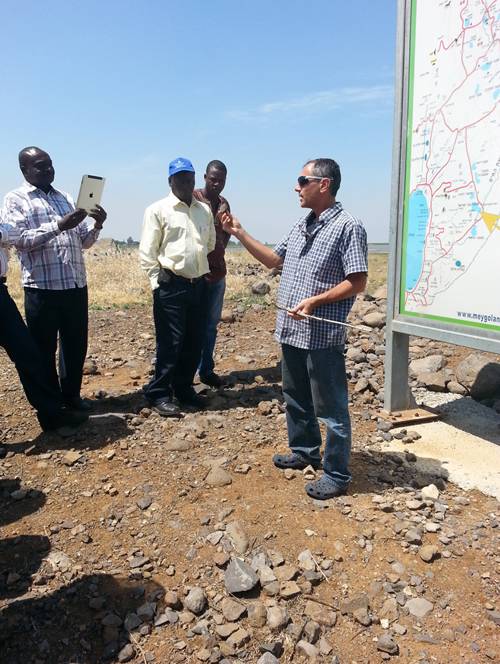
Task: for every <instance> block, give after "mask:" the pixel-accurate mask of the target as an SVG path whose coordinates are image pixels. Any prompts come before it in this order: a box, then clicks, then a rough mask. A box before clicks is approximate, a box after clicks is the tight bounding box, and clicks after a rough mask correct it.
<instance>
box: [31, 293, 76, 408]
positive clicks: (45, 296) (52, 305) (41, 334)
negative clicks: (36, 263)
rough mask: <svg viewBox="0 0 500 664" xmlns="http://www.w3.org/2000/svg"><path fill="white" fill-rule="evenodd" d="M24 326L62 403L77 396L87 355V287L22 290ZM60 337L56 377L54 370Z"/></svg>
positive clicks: (55, 370)
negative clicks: (59, 392) (58, 392)
mask: <svg viewBox="0 0 500 664" xmlns="http://www.w3.org/2000/svg"><path fill="white" fill-rule="evenodd" d="M24 306H25V312H26V323H27V325H28V329H29V331H30V332H31V335H32V337H33V339H34V340H35V342H36V344H37V346H38V348H39V350H40V352H41V355H42V360H43V362H44V364H45V371H46V374H47V375H48V377H49V381H50V386H51V387H52V389H53V390H59V387H60V389H61V392H62V394H63V399H64V400H71V399H73V398H75V397H78V396H79V395H80V388H81V385H82V375H83V363H84V362H85V356H86V355H87V341H88V294H87V287H84V288H69V289H67V290H45V289H41V288H25V289H24ZM58 335H59V377H58V376H57V369H56V350H57V336H58Z"/></svg>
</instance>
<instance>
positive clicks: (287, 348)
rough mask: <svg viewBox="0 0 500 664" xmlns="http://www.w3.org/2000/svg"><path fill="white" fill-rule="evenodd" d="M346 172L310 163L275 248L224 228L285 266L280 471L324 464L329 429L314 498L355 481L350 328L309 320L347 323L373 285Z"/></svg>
mask: <svg viewBox="0 0 500 664" xmlns="http://www.w3.org/2000/svg"><path fill="white" fill-rule="evenodd" d="M340 180H341V176H340V169H339V166H338V164H337V163H336V162H335V161H334V160H333V159H313V160H311V161H308V162H307V163H306V164H305V165H304V167H303V169H302V172H301V174H300V176H299V177H298V180H297V185H296V186H295V191H296V192H297V193H298V195H299V203H300V206H301V207H302V208H310V209H311V212H309V214H307V216H306V217H303V218H302V219H300V220H299V221H298V222H297V223H296V224H295V225H294V226H293V228H292V229H291V231H290V233H289V234H288V235H287V236H286V237H285V238H284V239H283V240H282V242H280V243H279V244H278V245H277V246H276V247H275V248H274V250H273V249H270V248H269V247H266V246H265V245H264V244H262V243H261V242H259V241H258V240H256V239H255V238H253V237H252V236H251V235H250V234H249V233H247V232H246V231H245V230H244V229H243V227H242V226H241V224H240V223H239V221H238V220H237V219H235V218H234V217H231V215H229V214H226V215H225V216H224V217H223V225H224V230H225V231H227V232H228V233H231V235H234V236H235V237H236V238H237V239H238V240H239V241H240V242H241V243H242V244H243V246H244V247H245V248H246V249H247V250H248V251H249V252H250V253H251V254H252V256H254V257H255V258H256V259H257V260H259V261H260V262H261V263H263V264H264V265H265V266H266V267H268V268H276V267H280V266H282V268H283V273H282V277H281V282H280V288H279V292H278V303H277V304H278V307H279V311H278V318H277V323H276V339H277V340H278V341H279V342H280V343H281V346H282V353H283V357H282V375H283V396H284V398H285V402H286V417H287V426H288V443H289V446H290V449H291V453H290V454H276V455H275V456H274V458H273V461H274V464H275V465H276V466H277V467H278V468H294V469H303V468H305V467H306V466H307V465H309V464H310V465H312V466H313V467H314V468H320V467H321V457H320V448H321V433H320V429H319V425H318V420H319V421H321V422H323V423H324V424H325V425H326V428H327V435H326V444H325V451H324V455H323V464H322V465H323V470H324V474H323V476H322V477H321V478H320V479H319V480H317V481H315V482H311V483H309V484H307V485H306V491H307V493H308V495H309V496H311V497H312V498H317V499H320V500H325V499H328V498H334V497H336V496H340V495H342V494H344V493H345V492H346V490H347V487H348V485H349V482H350V481H351V474H350V472H349V458H350V452H351V423H350V417H349V410H348V391H347V378H346V372H345V361H344V343H345V327H343V326H342V325H335V324H332V323H328V322H325V321H318V320H314V319H310V318H307V316H309V315H311V314H313V315H314V316H318V317H320V318H325V319H329V320H335V321H339V322H341V323H342V322H345V320H346V318H347V316H348V314H349V311H350V310H351V307H352V305H353V303H354V300H355V298H356V295H357V294H358V293H361V292H362V291H363V290H364V289H365V287H366V281H367V273H368V255H367V254H368V251H367V239H366V231H365V229H364V227H363V225H362V223H361V222H360V221H359V220H358V219H356V218H355V217H353V216H351V215H350V214H349V213H348V212H346V211H345V210H344V209H343V208H342V205H341V203H339V202H337V201H336V200H335V196H336V194H337V191H338V189H339V186H340Z"/></svg>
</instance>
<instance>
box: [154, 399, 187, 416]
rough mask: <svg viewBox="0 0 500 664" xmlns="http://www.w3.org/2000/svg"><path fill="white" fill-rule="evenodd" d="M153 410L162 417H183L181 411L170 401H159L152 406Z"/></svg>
mask: <svg viewBox="0 0 500 664" xmlns="http://www.w3.org/2000/svg"><path fill="white" fill-rule="evenodd" d="M151 409H152V410H154V412H155V413H158V415H161V416H162V417H181V409H180V408H179V406H177V405H176V404H175V403H173V401H170V400H169V399H159V400H158V401H155V402H154V403H152V404H151Z"/></svg>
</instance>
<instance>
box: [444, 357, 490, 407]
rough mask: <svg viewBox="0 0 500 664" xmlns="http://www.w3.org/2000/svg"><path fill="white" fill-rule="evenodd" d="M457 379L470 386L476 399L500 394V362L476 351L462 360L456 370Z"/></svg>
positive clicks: (470, 390)
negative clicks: (493, 360)
mask: <svg viewBox="0 0 500 664" xmlns="http://www.w3.org/2000/svg"><path fill="white" fill-rule="evenodd" d="M455 374H456V377H457V381H458V382H459V383H461V384H462V385H464V386H465V387H467V388H468V390H469V392H470V394H471V396H472V397H473V398H474V399H487V398H488V397H493V396H495V395H497V394H500V364H498V363H496V362H492V361H491V360H489V359H488V358H486V357H484V356H482V355H477V354H475V353H473V354H471V355H468V356H467V357H466V358H465V360H462V362H460V364H459V365H458V366H457V368H456V371H455Z"/></svg>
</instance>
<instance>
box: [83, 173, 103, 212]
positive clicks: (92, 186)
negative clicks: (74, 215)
mask: <svg viewBox="0 0 500 664" xmlns="http://www.w3.org/2000/svg"><path fill="white" fill-rule="evenodd" d="M104 182H105V179H104V178H101V177H99V176H98V175H84V176H83V177H82V184H81V185H80V193H79V194H78V200H77V201H76V207H77V208H81V209H82V210H87V212H90V211H91V210H92V208H95V206H96V205H100V204H101V197H102V191H103V189H104Z"/></svg>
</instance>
